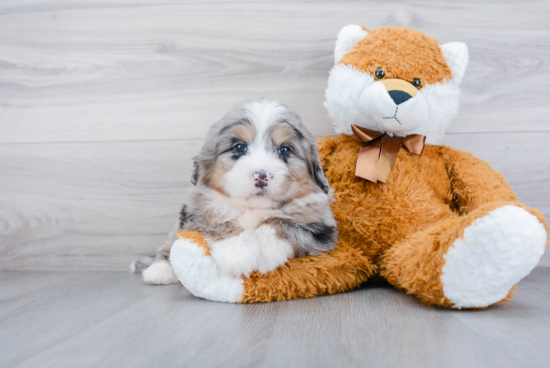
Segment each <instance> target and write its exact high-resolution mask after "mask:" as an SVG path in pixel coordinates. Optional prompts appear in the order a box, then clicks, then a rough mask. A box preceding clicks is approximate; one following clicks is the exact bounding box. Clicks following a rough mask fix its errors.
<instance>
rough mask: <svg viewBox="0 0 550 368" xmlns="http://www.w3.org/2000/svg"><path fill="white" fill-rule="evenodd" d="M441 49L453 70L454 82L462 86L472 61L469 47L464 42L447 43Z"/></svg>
mask: <svg viewBox="0 0 550 368" xmlns="http://www.w3.org/2000/svg"><path fill="white" fill-rule="evenodd" d="M439 47H440V48H441V52H442V53H443V56H445V61H447V65H448V66H449V68H451V72H452V73H453V81H454V82H455V83H456V84H460V83H461V82H462V78H463V77H464V72H466V67H467V66H468V61H469V60H470V56H469V55H468V46H466V44H465V43H464V42H447V43H445V44H443V45H441V46H439Z"/></svg>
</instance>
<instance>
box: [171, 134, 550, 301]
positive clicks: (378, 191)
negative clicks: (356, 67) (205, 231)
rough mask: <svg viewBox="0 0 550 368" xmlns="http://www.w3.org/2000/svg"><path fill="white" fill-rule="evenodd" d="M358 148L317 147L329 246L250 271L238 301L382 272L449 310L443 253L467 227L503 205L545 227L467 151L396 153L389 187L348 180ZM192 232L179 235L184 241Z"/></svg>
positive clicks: (311, 290) (334, 286)
mask: <svg viewBox="0 0 550 368" xmlns="http://www.w3.org/2000/svg"><path fill="white" fill-rule="evenodd" d="M359 148H360V144H359V143H357V142H355V141H354V140H353V138H351V137H348V136H345V135H342V136H340V137H338V138H331V137H326V138H325V139H324V140H322V141H320V142H319V153H320V156H321V160H322V163H323V166H324V167H325V168H327V171H326V174H327V178H328V180H329V182H330V183H331V184H332V187H333V188H334V190H335V192H336V193H335V198H336V202H335V203H334V204H333V207H332V208H333V210H334V215H335V217H336V220H337V222H338V231H339V233H340V238H339V243H338V246H337V247H336V249H334V250H333V251H332V252H329V253H326V254H322V255H319V256H315V257H311V256H310V257H303V258H295V259H291V260H289V261H288V263H287V264H286V265H284V266H282V267H280V268H278V269H277V270H275V271H273V272H272V273H270V274H267V275H262V274H260V273H258V272H254V273H252V274H251V275H250V277H249V278H247V279H245V288H244V293H243V300H242V302H244V303H254V302H270V301H282V300H289V299H299V298H308V297H313V296H316V295H322V294H334V293H338V292H343V291H346V290H350V289H353V288H356V287H357V286H359V285H360V284H361V283H362V282H364V281H366V280H367V279H368V278H369V277H372V276H374V275H381V276H383V277H384V278H386V279H387V280H388V281H389V282H390V283H391V284H392V285H395V286H396V287H398V288H400V289H402V290H405V291H406V292H408V293H411V294H414V295H416V296H418V297H419V298H420V299H421V300H422V301H423V302H424V303H426V304H435V305H439V306H444V307H452V303H451V302H450V301H449V300H448V299H447V298H445V296H444V295H443V291H442V285H441V281H440V276H441V272H442V271H441V268H442V266H443V264H444V259H443V255H444V254H445V253H446V251H447V248H448V247H449V246H450V245H451V244H452V243H453V241H454V240H455V239H457V238H459V237H461V236H462V232H463V230H464V229H465V228H466V227H467V226H469V225H471V224H472V223H473V222H474V221H475V219H476V218H479V217H482V216H484V215H487V214H488V213H489V211H491V210H494V209H496V208H499V207H502V206H505V205H508V204H514V205H516V206H521V207H523V208H525V209H527V210H528V211H529V212H530V213H532V214H533V215H535V216H536V217H537V218H538V219H539V220H540V221H541V222H544V218H543V217H542V215H541V214H540V212H538V211H536V210H534V209H531V208H528V207H526V206H525V205H523V204H522V203H521V202H518V201H517V198H516V195H515V194H514V192H513V191H512V190H511V189H510V187H509V185H508V184H507V183H506V182H505V180H504V178H503V177H502V175H500V174H499V173H497V172H495V171H494V170H492V169H491V167H490V166H489V164H487V163H486V162H484V161H482V160H480V159H477V158H475V157H474V156H473V155H471V154H470V153H466V152H462V151H458V150H454V149H452V148H449V147H446V146H426V148H425V150H424V152H423V153H422V155H420V156H419V155H413V154H411V153H409V152H408V151H407V150H405V149H403V148H402V149H401V150H400V152H399V156H398V160H397V162H396V164H395V166H394V168H393V170H392V173H391V174H390V177H389V179H388V182H387V183H386V184H380V183H379V184H374V183H372V182H369V181H366V180H364V179H361V178H357V177H356V176H355V163H356V160H357V159H356V157H357V153H358V152H359ZM449 179H450V180H449ZM198 235H199V234H198V233H193V234H189V235H188V234H186V233H182V234H181V236H182V237H183V238H188V239H189V238H192V239H197V236H198Z"/></svg>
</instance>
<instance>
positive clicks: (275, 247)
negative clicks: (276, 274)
mask: <svg viewBox="0 0 550 368" xmlns="http://www.w3.org/2000/svg"><path fill="white" fill-rule="evenodd" d="M254 233H255V235H256V238H257V239H258V243H259V245H260V250H261V258H260V262H259V265H258V268H257V269H258V271H260V272H261V273H264V274H265V273H269V272H271V271H273V270H274V269H276V268H277V267H279V266H282V265H283V264H285V263H286V261H287V260H288V259H289V258H293V257H294V248H293V247H292V244H290V243H288V242H286V241H284V240H282V239H281V238H279V237H278V236H277V232H276V230H275V228H274V227H273V226H270V225H266V224H264V225H261V226H260V227H258V228H257V229H256V230H254Z"/></svg>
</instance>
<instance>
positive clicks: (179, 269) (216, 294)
mask: <svg viewBox="0 0 550 368" xmlns="http://www.w3.org/2000/svg"><path fill="white" fill-rule="evenodd" d="M170 263H171V264H172V268H173V269H174V272H175V273H176V275H177V277H178V279H179V280H180V282H181V283H182V284H183V286H185V288H186V289H187V290H189V292H191V294H193V295H195V296H197V297H199V298H204V299H209V300H215V301H219V302H227V303H236V302H238V301H240V300H241V299H242V294H243V291H244V286H243V283H244V280H243V279H242V278H241V277H232V276H227V275H222V274H221V272H220V271H219V269H218V266H216V264H215V263H214V260H213V259H212V257H210V256H207V255H205V250H204V248H201V247H200V246H198V245H197V244H196V243H194V242H192V241H190V240H187V239H178V240H176V241H175V242H174V245H172V249H171V250H170Z"/></svg>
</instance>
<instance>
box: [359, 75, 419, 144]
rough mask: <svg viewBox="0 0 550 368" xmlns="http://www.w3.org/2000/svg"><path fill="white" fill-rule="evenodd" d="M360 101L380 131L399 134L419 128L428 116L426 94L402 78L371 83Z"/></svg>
mask: <svg viewBox="0 0 550 368" xmlns="http://www.w3.org/2000/svg"><path fill="white" fill-rule="evenodd" d="M359 104H360V106H361V108H362V109H363V111H364V113H365V115H366V116H367V117H368V118H369V119H371V120H373V121H374V122H375V123H376V124H378V126H380V128H381V129H380V130H382V131H389V132H395V133H397V134H398V135H399V134H400V133H406V132H410V131H411V130H413V129H416V128H418V127H419V126H421V125H422V124H423V123H424V122H425V121H426V120H427V119H428V106H427V105H426V100H425V99H424V96H423V95H422V94H421V93H418V90H417V89H416V88H415V87H414V86H413V85H412V84H411V83H409V82H407V81H404V80H402V79H397V78H393V79H384V80H381V81H377V82H374V83H372V84H370V85H369V86H368V87H367V88H365V90H364V91H363V93H362V94H361V97H360V100H359Z"/></svg>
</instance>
